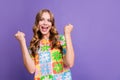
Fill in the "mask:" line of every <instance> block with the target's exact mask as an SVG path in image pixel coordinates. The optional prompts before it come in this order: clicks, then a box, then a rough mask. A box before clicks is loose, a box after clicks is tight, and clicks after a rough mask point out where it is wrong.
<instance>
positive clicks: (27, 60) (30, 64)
mask: <svg viewBox="0 0 120 80" xmlns="http://www.w3.org/2000/svg"><path fill="white" fill-rule="evenodd" d="M42 18H43V20H41V21H40V22H39V28H40V31H41V33H42V34H43V38H48V37H49V35H50V33H49V31H50V29H51V23H50V21H49V19H50V15H49V14H48V13H43V17H42ZM42 28H43V29H42ZM72 29H73V26H72V25H71V24H68V25H66V26H65V28H64V35H65V39H66V44H67V47H66V55H65V56H64V58H63V61H64V63H65V64H66V65H68V66H69V67H72V66H73V65H74V49H73V45H72V40H71V32H72ZM15 38H16V39H17V40H18V41H19V43H20V46H21V50H22V55H23V61H24V65H25V67H26V68H27V70H28V71H29V72H30V73H31V74H33V73H34V72H35V64H34V61H33V60H32V58H31V57H30V54H29V51H28V49H27V45H26V39H25V33H23V32H21V31H18V32H17V33H16V34H15Z"/></svg>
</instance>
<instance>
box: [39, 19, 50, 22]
mask: <svg viewBox="0 0 120 80" xmlns="http://www.w3.org/2000/svg"><path fill="white" fill-rule="evenodd" d="M43 20H44V19H40V21H43ZM47 21H48V22H52V21H51V20H49V19H48V20H47Z"/></svg>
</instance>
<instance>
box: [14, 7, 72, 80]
mask: <svg viewBox="0 0 120 80" xmlns="http://www.w3.org/2000/svg"><path fill="white" fill-rule="evenodd" d="M72 29H73V26H72V25H71V24H69V25H67V26H65V28H64V33H65V34H64V36H65V37H64V36H63V35H59V34H58V32H57V30H56V27H55V20H54V17H53V14H52V13H51V12H50V11H49V10H47V9H43V10H41V11H40V12H38V14H37V15H36V20H35V24H34V27H33V33H34V35H33V38H32V40H31V42H30V48H29V49H28V48H27V46H26V40H25V34H24V33H23V32H21V31H18V32H17V33H16V34H15V37H16V39H17V40H18V41H19V43H20V45H21V49H22V54H23V61H24V65H25V67H26V68H27V70H28V71H29V72H30V73H31V74H33V73H35V76H34V80H58V79H59V80H72V78H71V72H70V68H71V67H72V66H73V64H74V50H73V46H72V41H71V34H70V33H71V31H72Z"/></svg>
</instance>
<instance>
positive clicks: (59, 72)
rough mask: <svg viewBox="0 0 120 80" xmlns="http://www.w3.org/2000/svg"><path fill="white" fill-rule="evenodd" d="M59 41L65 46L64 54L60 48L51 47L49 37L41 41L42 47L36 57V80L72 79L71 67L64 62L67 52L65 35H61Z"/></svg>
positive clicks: (34, 58)
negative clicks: (67, 66)
mask: <svg viewBox="0 0 120 80" xmlns="http://www.w3.org/2000/svg"><path fill="white" fill-rule="evenodd" d="M59 41H60V42H59V43H60V44H61V46H62V48H63V51H62V52H63V54H61V52H60V50H58V49H50V41H49V39H42V40H41V41H40V48H39V49H38V54H36V55H35V57H33V56H31V57H32V59H33V60H34V61H35V65H36V71H35V75H34V80H72V78H71V72H70V69H69V68H66V65H64V63H63V57H64V55H65V54H66V42H65V38H64V36H63V35H60V36H59Z"/></svg>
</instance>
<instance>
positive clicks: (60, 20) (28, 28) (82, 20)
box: [0, 0, 120, 80]
mask: <svg viewBox="0 0 120 80" xmlns="http://www.w3.org/2000/svg"><path fill="white" fill-rule="evenodd" d="M44 8H48V9H50V10H51V11H52V12H53V13H54V16H55V19H56V26H57V29H58V31H59V33H60V34H63V33H64V31H63V29H64V26H65V25H66V24H68V23H71V24H73V25H74V30H73V32H72V40H73V46H74V50H75V65H74V67H73V68H72V69H71V70H72V75H73V80H120V0H0V80H32V78H33V75H31V74H29V73H28V72H27V70H26V69H25V67H24V65H23V60H22V54H21V49H20V45H19V43H18V41H17V40H16V39H15V38H14V34H15V33H16V32H17V31H18V30H20V31H23V32H24V33H25V34H26V40H27V46H29V42H30V40H31V38H32V34H33V33H32V26H33V24H34V20H35V15H36V13H37V12H38V11H39V10H40V9H44Z"/></svg>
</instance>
